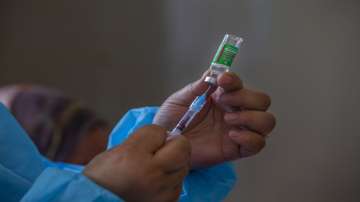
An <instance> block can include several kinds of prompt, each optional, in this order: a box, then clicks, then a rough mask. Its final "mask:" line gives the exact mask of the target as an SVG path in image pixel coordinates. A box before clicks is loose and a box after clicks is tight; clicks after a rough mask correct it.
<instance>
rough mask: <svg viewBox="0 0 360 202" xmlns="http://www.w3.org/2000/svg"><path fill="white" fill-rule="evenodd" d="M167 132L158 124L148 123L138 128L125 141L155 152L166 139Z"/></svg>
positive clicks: (140, 148)
mask: <svg viewBox="0 0 360 202" xmlns="http://www.w3.org/2000/svg"><path fill="white" fill-rule="evenodd" d="M166 137H167V132H166V130H165V129H164V128H162V127H160V126H157V125H148V126H144V127H142V128H140V129H138V130H137V131H136V132H135V133H134V134H133V135H132V136H130V138H129V139H128V140H127V141H126V142H125V144H127V145H129V144H130V145H132V146H135V147H136V148H137V149H139V150H142V151H146V152H150V153H155V152H156V151H157V150H159V148H161V147H162V146H163V145H164V144H165V141H166Z"/></svg>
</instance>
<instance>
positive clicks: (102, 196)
mask: <svg viewBox="0 0 360 202" xmlns="http://www.w3.org/2000/svg"><path fill="white" fill-rule="evenodd" d="M21 201H23V202H25V201H26V202H27V201H29V202H30V201H31V202H32V201H37V202H48V201H64V202H65V201H77V202H89V201H98V202H105V201H106V202H120V201H122V200H121V199H120V198H118V197H117V196H116V195H114V194H113V193H111V192H110V191H108V190H106V189H103V188H102V187H100V186H98V185H97V184H95V183H94V182H93V181H91V180H90V179H88V178H87V177H85V176H84V175H82V174H81V173H75V172H71V171H67V170H60V169H58V168H47V169H46V170H45V171H44V172H43V173H42V174H41V175H40V176H39V178H38V179H37V180H36V182H35V183H34V184H33V186H32V188H31V189H30V191H29V192H28V193H27V194H26V195H25V197H24V198H23V199H22V200H21Z"/></svg>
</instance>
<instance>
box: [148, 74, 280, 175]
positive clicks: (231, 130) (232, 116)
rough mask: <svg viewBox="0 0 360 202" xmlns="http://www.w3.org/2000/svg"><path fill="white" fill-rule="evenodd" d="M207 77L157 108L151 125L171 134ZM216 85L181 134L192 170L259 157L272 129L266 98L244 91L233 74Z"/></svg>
mask: <svg viewBox="0 0 360 202" xmlns="http://www.w3.org/2000/svg"><path fill="white" fill-rule="evenodd" d="M206 75H207V73H205V74H204V75H203V78H201V79H200V80H198V81H196V82H194V83H192V84H190V85H188V86H186V87H185V88H183V89H181V90H180V91H178V92H176V93H174V94H173V95H171V96H170V97H169V98H168V99H167V100H166V101H165V102H164V103H163V104H162V106H161V107H160V110H159V112H158V113H157V115H156V116H155V118H154V122H153V123H154V124H157V125H160V126H162V127H165V128H167V129H168V130H171V129H172V128H173V127H174V126H175V125H176V123H177V122H178V121H179V120H180V118H181V117H182V116H183V114H184V113H185V112H186V111H187V109H188V107H189V105H190V104H191V102H192V101H193V100H194V98H195V97H196V96H199V95H201V94H202V93H204V91H205V90H206V89H207V88H208V84H206V83H205V82H204V77H205V76H206ZM217 83H218V86H219V88H217V90H216V91H215V92H214V93H213V94H212V96H211V97H210V98H209V99H208V102H207V104H206V105H205V107H204V108H203V110H202V111H201V112H200V113H199V114H198V115H197V116H196V117H195V119H194V120H193V122H192V123H191V124H190V126H189V128H188V129H186V130H185V132H184V135H185V136H186V137H188V138H189V140H190V142H191V145H192V156H191V164H192V168H199V167H204V166H211V165H214V164H218V163H222V162H225V161H230V160H235V159H239V158H243V157H248V156H251V155H254V154H256V153H258V152H259V151H260V150H261V149H262V148H263V147H264V146H265V138H266V136H267V135H268V134H269V133H270V132H271V131H272V130H273V128H274V126H275V118H274V116H273V115H272V114H271V113H269V112H266V111H267V109H268V108H269V106H270V97H269V96H267V95H266V94H264V93H261V92H257V91H253V90H250V89H247V88H243V85H242V82H241V80H240V78H239V77H238V76H237V75H236V74H234V73H224V74H222V75H221V76H219V77H218V80H217Z"/></svg>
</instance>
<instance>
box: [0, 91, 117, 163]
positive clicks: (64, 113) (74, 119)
mask: <svg viewBox="0 0 360 202" xmlns="http://www.w3.org/2000/svg"><path fill="white" fill-rule="evenodd" d="M0 102H3V103H4V104H5V105H6V106H7V107H8V108H9V109H10V111H11V112H12V114H13V115H14V116H15V118H16V119H17V120H18V121H19V123H20V124H21V125H22V127H23V128H24V129H25V131H26V132H27V133H28V134H29V136H30V137H31V139H32V141H33V142H34V143H35V145H36V146H37V148H38V149H39V151H40V152H41V153H42V154H43V155H44V156H47V157H48V158H49V159H51V160H55V161H65V162H69V163H78V164H85V163H87V162H89V161H90V160H91V159H92V158H93V157H94V156H95V155H96V154H98V153H100V152H102V151H104V150H105V148H106V143H107V136H108V133H109V131H110V130H109V127H108V125H107V124H106V123H105V122H104V121H101V120H98V119H97V117H96V115H95V113H93V112H92V111H91V110H89V109H86V108H84V107H82V106H79V105H77V104H76V103H75V102H74V101H73V100H71V99H69V98H67V97H66V96H64V95H62V94H61V93H59V92H57V91H54V90H52V89H48V88H44V87H39V86H29V85H27V86H24V85H21V86H20V85H17V86H10V87H6V88H2V89H0ZM96 123H97V124H96ZM99 123H101V124H99Z"/></svg>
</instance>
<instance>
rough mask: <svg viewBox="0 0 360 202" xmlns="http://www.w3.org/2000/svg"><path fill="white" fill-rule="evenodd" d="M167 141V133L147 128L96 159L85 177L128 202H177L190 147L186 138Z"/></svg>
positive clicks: (160, 129)
mask: <svg viewBox="0 0 360 202" xmlns="http://www.w3.org/2000/svg"><path fill="white" fill-rule="evenodd" d="M166 139H167V133H166V130H165V129H163V128H161V127H159V126H156V125H150V126H145V127H143V128H141V129H139V130H137V131H136V132H135V133H134V134H133V135H132V136H130V137H129V139H128V140H127V141H125V142H124V143H123V144H122V145H120V146H118V147H115V148H113V149H111V150H109V151H106V152H103V153H102V154H99V155H98V156H97V157H95V158H94V159H93V160H92V161H91V162H90V163H89V164H88V165H87V166H86V167H85V170H84V172H83V173H84V175H85V176H87V177H89V178H90V179H92V180H93V181H94V182H96V183H97V184H99V185H101V186H103V187H105V188H107V189H109V190H110V191H112V192H113V193H115V194H117V195H119V196H120V197H121V198H122V199H124V200H125V201H131V202H137V201H150V202H151V201H164V202H166V201H177V199H178V197H179V195H180V192H181V189H182V182H183V179H184V177H185V176H186V175H187V173H188V170H189V165H190V153H191V145H190V143H189V141H188V140H187V138H186V137H183V136H179V137H174V138H171V139H169V140H166Z"/></svg>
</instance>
